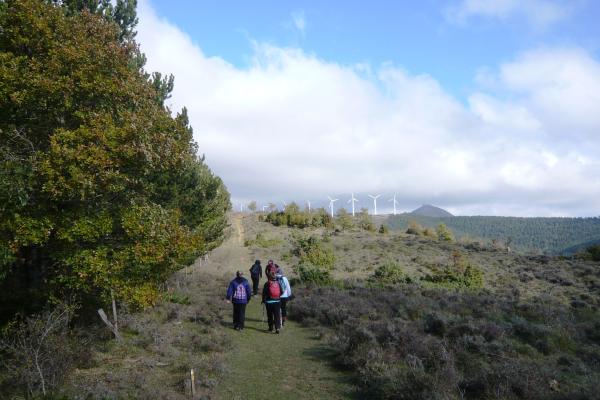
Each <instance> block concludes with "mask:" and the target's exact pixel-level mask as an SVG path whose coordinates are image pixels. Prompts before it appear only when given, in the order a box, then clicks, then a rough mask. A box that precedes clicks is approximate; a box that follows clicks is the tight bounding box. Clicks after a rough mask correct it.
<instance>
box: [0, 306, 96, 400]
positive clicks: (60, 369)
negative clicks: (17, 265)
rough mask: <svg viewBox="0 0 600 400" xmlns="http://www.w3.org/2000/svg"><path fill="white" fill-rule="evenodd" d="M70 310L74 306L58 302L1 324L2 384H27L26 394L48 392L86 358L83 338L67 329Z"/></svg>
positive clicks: (87, 354)
mask: <svg viewBox="0 0 600 400" xmlns="http://www.w3.org/2000/svg"><path fill="white" fill-rule="evenodd" d="M73 311H74V307H72V306H67V305H64V304H61V305H59V306H57V307H56V308H54V309H53V310H50V311H46V312H44V313H42V314H36V315H33V316H31V317H28V318H25V319H24V320H20V321H19V320H16V321H13V322H12V323H10V324H9V325H8V326H7V327H5V328H4V330H3V332H2V336H1V337H0V354H1V355H2V357H0V367H1V368H2V370H4V371H5V379H6V382H0V383H1V386H4V387H12V388H14V389H15V390H16V389H17V388H26V390H27V395H28V397H37V396H38V395H40V394H41V395H43V396H47V395H49V394H50V393H52V392H53V390H54V389H56V388H57V387H59V385H60V384H61V383H62V382H63V379H64V378H65V377H66V376H67V375H68V373H69V372H70V371H71V370H72V369H73V368H75V367H76V366H77V365H79V364H83V363H84V362H85V360H88V359H89V348H88V346H87V345H86V342H85V341H83V340H82V339H81V338H77V337H75V335H74V334H73V332H72V331H71V330H70V329H69V323H70V321H71V318H72V316H73ZM0 376H1V375H0Z"/></svg>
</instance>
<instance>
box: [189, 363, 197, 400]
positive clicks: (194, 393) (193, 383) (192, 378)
mask: <svg viewBox="0 0 600 400" xmlns="http://www.w3.org/2000/svg"><path fill="white" fill-rule="evenodd" d="M190 377H191V380H190V381H191V383H192V385H191V386H192V399H193V398H194V396H196V382H195V378H194V369H193V368H192V370H191V371H190Z"/></svg>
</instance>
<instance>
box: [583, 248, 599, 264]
mask: <svg viewBox="0 0 600 400" xmlns="http://www.w3.org/2000/svg"><path fill="white" fill-rule="evenodd" d="M586 252H587V253H588V254H589V256H590V258H591V259H592V261H600V244H597V245H594V246H591V247H588V248H587V249H586Z"/></svg>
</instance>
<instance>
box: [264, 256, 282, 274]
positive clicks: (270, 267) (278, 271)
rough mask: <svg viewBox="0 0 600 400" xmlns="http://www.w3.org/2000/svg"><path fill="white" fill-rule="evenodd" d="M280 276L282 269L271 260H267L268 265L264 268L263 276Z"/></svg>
mask: <svg viewBox="0 0 600 400" xmlns="http://www.w3.org/2000/svg"><path fill="white" fill-rule="evenodd" d="M271 272H273V273H275V274H281V275H283V269H281V267H280V266H279V265H277V264H275V263H274V262H273V260H269V263H268V264H267V266H266V267H265V275H267V277H268V276H269V273H271Z"/></svg>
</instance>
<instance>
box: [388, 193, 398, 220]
mask: <svg viewBox="0 0 600 400" xmlns="http://www.w3.org/2000/svg"><path fill="white" fill-rule="evenodd" d="M388 201H391V202H393V204H394V215H396V205H397V204H398V202H397V201H396V193H394V197H392V198H391V199H389V200H388Z"/></svg>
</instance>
